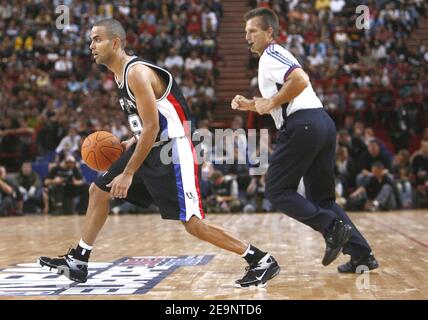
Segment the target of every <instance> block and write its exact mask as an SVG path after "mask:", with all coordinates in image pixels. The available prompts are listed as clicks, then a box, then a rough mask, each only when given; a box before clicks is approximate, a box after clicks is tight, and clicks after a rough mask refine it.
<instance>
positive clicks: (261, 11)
mask: <svg viewBox="0 0 428 320" xmlns="http://www.w3.org/2000/svg"><path fill="white" fill-rule="evenodd" d="M254 17H260V18H261V22H262V25H261V28H262V30H264V31H266V30H267V29H268V28H269V27H272V29H273V34H272V36H273V37H274V38H276V37H277V36H278V32H279V20H278V16H277V14H276V13H275V12H274V11H273V10H271V9H268V8H256V9H253V10H250V11H248V12H247V13H246V14H245V16H244V19H245V22H247V21H248V20H250V19H252V18H254Z"/></svg>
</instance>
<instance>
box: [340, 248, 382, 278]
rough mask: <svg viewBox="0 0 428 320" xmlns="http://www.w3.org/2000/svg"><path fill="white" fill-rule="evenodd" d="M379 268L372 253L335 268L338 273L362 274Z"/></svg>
mask: <svg viewBox="0 0 428 320" xmlns="http://www.w3.org/2000/svg"><path fill="white" fill-rule="evenodd" d="M377 268H379V263H378V262H377V260H376V258H375V257H374V255H373V253H370V254H369V255H366V256H362V257H359V258H356V259H353V258H351V260H350V261H349V262H347V263H345V264H342V265H341V266H339V267H337V271H339V272H340V273H363V272H364V271H370V270H373V269H377Z"/></svg>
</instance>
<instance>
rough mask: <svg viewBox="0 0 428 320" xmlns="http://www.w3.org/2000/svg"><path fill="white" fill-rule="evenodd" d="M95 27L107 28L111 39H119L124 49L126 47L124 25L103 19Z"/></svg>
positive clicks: (114, 20) (113, 20)
mask: <svg viewBox="0 0 428 320" xmlns="http://www.w3.org/2000/svg"><path fill="white" fill-rule="evenodd" d="M93 26H94V27H105V28H106V31H107V36H108V37H109V39H113V38H119V39H120V44H121V46H122V48H125V45H126V32H125V29H124V28H123V26H122V24H121V23H120V22H119V21H117V20H116V19H102V20H99V21H97V22H95V23H94V25H93Z"/></svg>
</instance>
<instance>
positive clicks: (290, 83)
mask: <svg viewBox="0 0 428 320" xmlns="http://www.w3.org/2000/svg"><path fill="white" fill-rule="evenodd" d="M308 85H309V77H308V75H307V74H306V72H305V71H303V69H302V68H296V69H294V70H292V71H291V73H290V74H289V75H288V78H287V80H286V81H285V82H284V84H283V85H282V87H281V89H280V90H279V91H278V93H277V94H276V95H274V96H273V97H271V98H270V99H265V98H254V99H255V108H256V109H257V112H258V113H260V114H264V113H269V112H270V111H271V110H272V109H274V108H276V107H279V106H281V105H283V104H284V103H287V102H290V101H291V100H293V99H294V98H296V97H297V96H298V95H299V94H301V93H302V91H303V90H305V88H306V87H307V86H308Z"/></svg>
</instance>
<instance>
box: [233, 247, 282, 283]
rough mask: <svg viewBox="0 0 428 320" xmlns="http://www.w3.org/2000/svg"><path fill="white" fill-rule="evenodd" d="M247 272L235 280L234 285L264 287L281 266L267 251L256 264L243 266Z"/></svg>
mask: <svg viewBox="0 0 428 320" xmlns="http://www.w3.org/2000/svg"><path fill="white" fill-rule="evenodd" d="M245 270H246V271H247V273H246V274H245V276H244V277H243V278H242V279H239V280H236V281H235V287H237V288H245V287H264V286H265V285H266V282H267V281H268V280H270V279H272V278H273V277H275V276H277V275H278V274H279V271H280V270H281V268H280V267H279V265H278V262H276V260H275V258H274V257H272V256H271V255H270V254H269V253H268V254H266V255H265V256H264V257H263V258H262V259H260V261H259V262H257V263H256V264H252V265H249V266H247V267H246V268H245Z"/></svg>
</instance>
